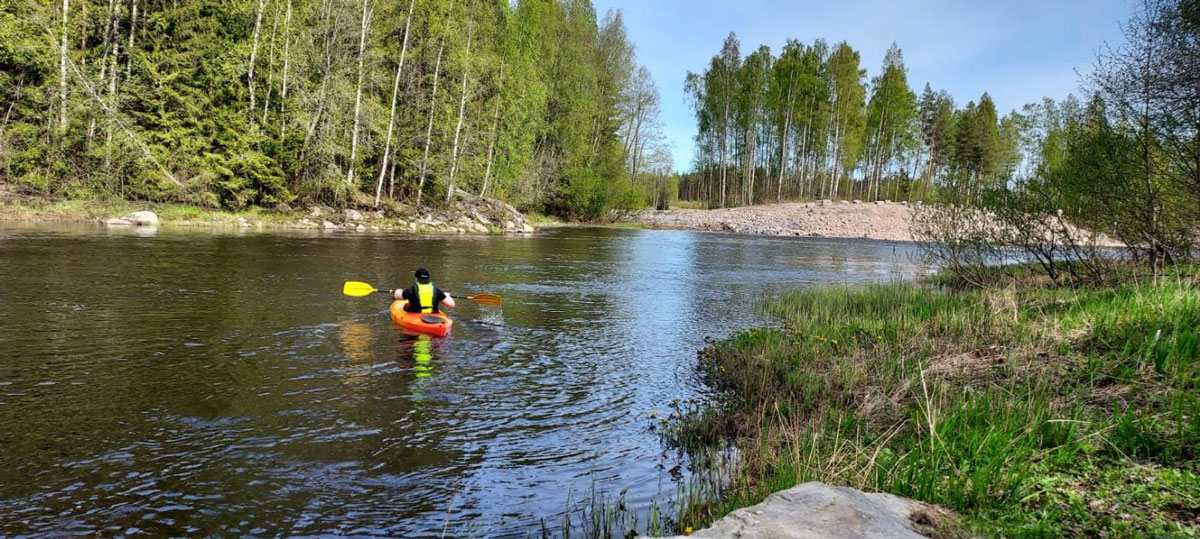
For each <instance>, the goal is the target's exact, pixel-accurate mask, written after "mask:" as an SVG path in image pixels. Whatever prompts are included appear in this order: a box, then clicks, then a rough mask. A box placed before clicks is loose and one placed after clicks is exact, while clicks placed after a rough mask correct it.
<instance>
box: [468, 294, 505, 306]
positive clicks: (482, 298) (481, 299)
mask: <svg viewBox="0 0 1200 539" xmlns="http://www.w3.org/2000/svg"><path fill="white" fill-rule="evenodd" d="M467 299H469V300H471V301H474V302H475V303H480V304H483V305H497V306H498V305H500V303H501V299H500V296H497V295H495V294H475V295H474V296H467Z"/></svg>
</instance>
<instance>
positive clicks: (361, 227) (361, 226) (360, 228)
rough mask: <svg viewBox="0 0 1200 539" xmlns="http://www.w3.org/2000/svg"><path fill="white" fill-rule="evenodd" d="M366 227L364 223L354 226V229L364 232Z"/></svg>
mask: <svg viewBox="0 0 1200 539" xmlns="http://www.w3.org/2000/svg"><path fill="white" fill-rule="evenodd" d="M366 229H367V227H365V226H363V225H358V226H356V227H354V230H357V231H359V232H363V231H365V230H366Z"/></svg>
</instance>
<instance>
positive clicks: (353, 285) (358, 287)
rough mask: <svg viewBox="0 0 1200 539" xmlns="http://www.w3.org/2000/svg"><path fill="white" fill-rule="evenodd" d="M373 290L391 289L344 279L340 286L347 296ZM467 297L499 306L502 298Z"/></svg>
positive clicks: (489, 296) (368, 293) (487, 295)
mask: <svg viewBox="0 0 1200 539" xmlns="http://www.w3.org/2000/svg"><path fill="white" fill-rule="evenodd" d="M375 292H383V293H386V294H389V295H390V294H391V293H392V292H393V291H392V290H380V289H378V288H375V287H373V286H371V285H369V284H367V283H364V282H360V281H346V284H345V285H343V286H342V293H343V294H345V295H347V296H353V297H363V296H369V295H371V294H374V293H375ZM467 299H468V300H471V301H474V302H475V303H478V304H480V305H494V306H500V305H501V303H502V302H503V300H501V299H500V296H497V295H496V294H475V295H474V296H467Z"/></svg>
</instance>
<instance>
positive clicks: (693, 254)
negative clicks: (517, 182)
mask: <svg viewBox="0 0 1200 539" xmlns="http://www.w3.org/2000/svg"><path fill="white" fill-rule="evenodd" d="M912 254H913V247H912V246H911V245H909V244H889V243H881V242H865V241H832V240H815V239H813V240H810V239H790V238H768V237H754V236H734V235H724V234H712V233H697V232H682V231H640V230H614V229H599V228H565V229H552V230H548V231H545V232H542V233H539V234H536V235H532V236H528V237H520V236H503V237H501V236H487V237H431V236H414V235H370V236H368V235H353V234H348V233H338V234H332V235H324V234H319V233H304V234H301V233H282V232H269V233H262V232H234V231H229V232H226V233H221V232H213V231H193V230H188V229H174V228H168V229H162V230H160V231H158V232H157V233H146V231H144V230H138V229H134V230H128V229H127V230H116V231H111V230H105V229H103V228H98V227H93V226H84V225H74V226H68V225H21V226H19V225H13V224H7V225H0V535H4V536H7V535H18V534H33V535H45V534H66V533H82V534H89V535H95V534H102V535H115V534H128V535H136V534H138V533H139V532H140V533H146V534H151V535H168V534H170V535H197V534H213V535H221V536H226V535H257V536H264V535H304V534H355V535H403V536H440V535H441V534H442V532H443V530H446V532H447V535H446V536H448V537H454V536H464V535H476V536H526V535H529V534H535V533H538V532H539V531H540V530H541V526H542V522H543V520H544V521H545V523H546V524H547V526H549V527H550V528H551V529H552V530H556V529H558V527H559V526H560V523H561V521H562V514H563V512H564V510H566V509H567V508H568V501H567V498H568V494H570V495H571V497H572V498H573V499H575V500H579V499H586V498H587V497H588V495H589V492H590V491H591V490H592V489H593V488H595V489H596V490H599V491H605V492H609V493H615V492H617V491H620V490H622V489H627V490H626V494H625V498H626V503H627V505H628V506H630V507H632V508H634V509H635V510H639V511H644V510H645V508H647V507H649V506H650V504H651V503H652V502H653V501H655V500H657V502H658V503H659V504H660V506H664V507H665V506H666V505H667V500H669V498H670V496H671V495H672V494H673V493H675V491H676V489H677V488H678V486H679V482H680V481H684V480H686V466H683V467H681V466H680V464H682V462H681V460H680V459H681V457H680V456H679V455H677V454H676V453H675V452H672V451H668V450H667V449H666V448H664V446H663V444H662V443H661V442H660V440H659V438H658V436H657V435H656V434H655V433H654V432H653V431H651V430H650V429H649V428H648V426H649V420H648V418H647V414H648V413H649V412H650V411H652V410H658V411H663V410H667V409H669V408H670V407H671V403H672V402H673V401H675V400H676V399H692V398H696V397H702V396H703V395H704V392H705V388H704V386H703V384H702V382H701V381H700V380H699V379H698V376H697V373H696V371H695V361H696V352H697V350H698V349H700V348H702V347H703V346H704V345H705V338H706V337H712V338H720V337H723V336H726V335H728V334H730V333H731V332H733V331H736V330H739V329H743V328H746V327H749V326H751V325H753V324H755V323H757V322H761V319H760V318H759V317H758V315H757V314H756V313H755V309H754V308H753V306H754V305H755V304H756V303H757V302H758V301H759V300H761V299H762V298H764V297H768V296H770V295H772V294H776V293H779V292H780V291H783V290H786V289H791V288H796V287H806V286H823V285H829V284H834V283H837V284H842V283H848V284H856V283H862V282H870V281H891V280H896V279H902V278H909V277H911V276H912V275H913V274H914V273H915V272H916V271H918V269H917V267H916V266H915V265H914V264H913V263H912V262H911V255H912ZM418 265H420V266H424V267H426V268H429V270H430V271H431V272H432V273H433V276H434V280H435V281H436V282H438V283H439V285H440V286H442V287H443V288H444V289H446V290H448V291H449V292H451V293H452V294H453V295H455V296H464V295H466V294H470V293H479V292H491V293H496V294H499V295H501V296H503V298H504V306H503V308H502V309H497V308H493V307H486V306H480V305H475V304H473V303H471V302H468V301H465V300H463V299H461V298H460V299H459V308H458V309H456V310H455V311H454V312H453V316H454V317H455V319H456V322H455V326H454V331H453V334H452V335H451V336H450V337H448V338H445V339H432V340H431V339H428V338H414V337H413V336H410V335H406V334H404V333H403V332H401V331H399V330H398V329H397V328H395V327H393V325H392V323H391V321H390V320H389V319H388V317H387V314H386V313H387V300H386V298H385V297H383V296H382V295H378V297H373V298H372V297H368V298H350V297H345V296H342V295H341V294H340V291H341V285H342V282H343V281H345V280H362V281H367V282H369V283H372V284H374V285H376V286H379V287H393V286H403V285H407V284H409V283H410V282H411V275H412V271H413V270H414V269H415V268H416V267H417V266H418ZM681 470H682V472H681Z"/></svg>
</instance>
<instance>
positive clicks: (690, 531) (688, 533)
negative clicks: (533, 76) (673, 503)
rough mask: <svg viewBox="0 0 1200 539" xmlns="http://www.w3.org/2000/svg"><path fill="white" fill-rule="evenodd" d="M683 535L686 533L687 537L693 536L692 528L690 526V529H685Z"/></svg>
mask: <svg viewBox="0 0 1200 539" xmlns="http://www.w3.org/2000/svg"><path fill="white" fill-rule="evenodd" d="M683 533H684V534H685V535H691V534H692V527H691V526H688V527H686V528H684V529H683Z"/></svg>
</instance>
